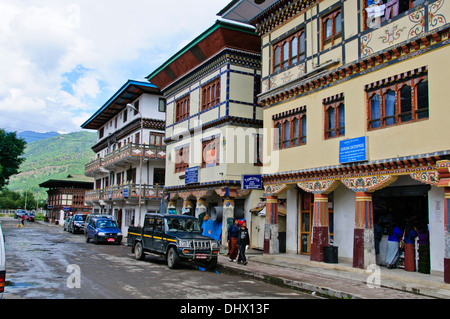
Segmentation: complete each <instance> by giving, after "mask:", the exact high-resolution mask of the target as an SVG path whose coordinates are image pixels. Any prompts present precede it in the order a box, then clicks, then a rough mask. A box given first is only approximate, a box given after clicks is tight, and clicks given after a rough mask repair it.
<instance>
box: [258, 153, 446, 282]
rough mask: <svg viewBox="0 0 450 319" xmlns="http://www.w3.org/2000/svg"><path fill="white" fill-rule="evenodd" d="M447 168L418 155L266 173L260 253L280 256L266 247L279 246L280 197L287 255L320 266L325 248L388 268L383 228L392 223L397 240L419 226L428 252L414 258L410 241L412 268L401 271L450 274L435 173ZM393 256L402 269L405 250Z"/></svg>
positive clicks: (360, 264)
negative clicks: (273, 233)
mask: <svg viewBox="0 0 450 319" xmlns="http://www.w3.org/2000/svg"><path fill="white" fill-rule="evenodd" d="M449 163H450V162H448V161H440V160H439V157H428V158H423V157H417V158H416V159H412V158H411V159H409V160H403V159H401V160H400V159H398V160H395V161H394V160H392V161H385V162H383V163H378V164H371V163H369V164H366V165H358V166H357V165H347V166H346V167H341V168H327V169H322V170H319V169H317V170H309V171H301V172H300V171H299V172H289V173H286V174H280V173H278V174H276V175H271V176H269V175H264V177H263V179H264V182H265V184H264V185H265V193H266V198H267V203H266V208H265V210H266V216H265V229H266V231H265V234H266V237H267V238H265V239H266V240H265V246H264V252H265V253H268V254H276V253H279V251H278V252H277V251H276V249H273V248H272V247H273V246H274V245H277V244H279V243H276V238H273V236H272V237H271V236H270V235H271V231H273V229H274V228H275V229H276V228H277V227H279V226H278V224H277V222H276V221H277V206H278V205H273V203H274V202H275V200H278V199H279V198H283V199H284V198H285V199H286V225H287V227H286V229H287V233H286V248H287V249H286V250H287V252H290V253H297V254H302V255H309V256H310V259H311V260H312V261H319V262H323V261H324V257H325V256H324V254H325V252H326V249H327V248H328V247H330V246H331V247H335V248H336V251H338V255H339V259H348V260H350V261H352V263H353V267H355V268H362V269H365V268H367V267H368V266H369V265H373V264H378V265H380V266H386V255H387V246H388V238H389V229H390V226H391V225H395V226H396V227H398V228H399V229H400V230H401V234H402V235H403V234H404V233H405V229H407V231H406V233H409V232H410V230H413V231H415V233H416V234H417V230H419V229H420V230H421V231H422V232H423V231H427V232H428V236H429V239H428V245H429V246H428V251H429V252H428V253H427V254H425V256H423V257H421V256H420V255H421V254H419V248H420V245H419V238H418V236H417V235H416V236H413V239H412V245H413V248H412V253H411V254H410V255H408V256H407V258H411V256H412V258H413V259H412V265H413V268H411V267H406V269H405V270H408V271H419V263H421V264H422V266H423V267H422V268H421V272H425V273H438V274H439V273H444V276H445V273H447V272H448V271H449V269H448V267H446V266H445V263H446V260H448V259H447V258H446V257H445V254H446V251H447V250H448V249H447V248H446V237H447V236H446V231H445V225H446V220H447V218H446V214H447V211H448V208H447V205H445V204H446V202H447V201H448V200H447V199H446V197H445V189H446V188H445V187H442V186H443V183H442V179H441V178H440V176H441V177H442V176H443V175H442V174H441V175H440V174H439V173H438V169H441V170H448V166H449ZM380 232H381V234H380ZM274 240H275V243H274V242H273V241H274ZM422 244H425V243H424V242H422ZM375 247H376V249H375ZM422 248H423V246H422ZM399 254H400V256H399V257H400V258H399V260H398V263H397V264H396V266H398V267H399V268H405V254H404V251H403V250H401V251H400V252H399ZM427 267H428V271H427ZM424 269H425V270H424Z"/></svg>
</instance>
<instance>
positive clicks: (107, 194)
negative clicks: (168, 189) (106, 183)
mask: <svg viewBox="0 0 450 319" xmlns="http://www.w3.org/2000/svg"><path fill="white" fill-rule="evenodd" d="M140 189H141V187H140V185H139V184H132V183H129V184H123V185H119V186H110V187H107V188H105V189H97V190H93V191H89V192H86V195H85V198H86V201H90V202H96V201H100V200H103V201H109V200H126V199H139V192H140ZM163 191H164V186H162V185H142V199H161V198H162V197H163Z"/></svg>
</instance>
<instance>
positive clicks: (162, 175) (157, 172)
mask: <svg viewBox="0 0 450 319" xmlns="http://www.w3.org/2000/svg"><path fill="white" fill-rule="evenodd" d="M165 181H166V169H165V168H158V167H155V168H154V169H153V185H157V184H158V185H164V184H165Z"/></svg>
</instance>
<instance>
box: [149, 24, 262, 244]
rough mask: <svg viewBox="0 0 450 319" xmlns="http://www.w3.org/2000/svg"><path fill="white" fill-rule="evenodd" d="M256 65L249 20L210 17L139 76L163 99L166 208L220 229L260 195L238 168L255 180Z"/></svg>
mask: <svg viewBox="0 0 450 319" xmlns="http://www.w3.org/2000/svg"><path fill="white" fill-rule="evenodd" d="M260 68H261V64H260V39H259V37H258V36H257V35H256V34H255V31H254V27H251V26H249V25H241V24H237V23H235V22H232V21H230V22H227V21H221V20H218V21H217V22H216V23H215V24H214V25H213V26H211V27H210V28H208V29H207V30H205V31H204V32H203V33H202V34H200V35H199V36H198V37H197V38H195V39H194V40H193V41H192V42H190V43H189V44H188V45H186V46H185V47H184V48H182V49H181V50H180V51H179V52H177V53H176V54H175V55H174V56H173V57H172V58H170V59H169V60H168V61H166V62H165V63H164V64H163V65H162V66H160V67H159V68H158V69H157V70H155V71H154V72H152V73H151V74H150V75H149V76H148V77H147V79H148V80H149V81H150V82H151V83H152V84H154V85H156V86H157V87H158V88H159V89H160V90H161V92H162V93H163V94H164V97H165V98H166V103H167V112H166V127H165V141H166V144H167V154H168V155H167V158H166V184H165V192H166V194H167V200H168V209H169V211H170V212H176V213H178V214H191V215H195V216H197V217H198V216H201V215H202V214H204V213H205V212H208V213H209V214H210V215H211V217H212V219H215V220H217V221H222V226H223V227H222V232H223V234H226V225H227V224H226V223H227V222H228V221H229V219H230V218H231V219H232V218H233V217H239V218H242V217H244V215H245V217H246V218H247V219H250V216H249V209H250V208H251V207H252V205H256V204H257V203H258V202H259V198H260V197H262V195H263V191H262V186H261V185H262V184H260V186H259V190H258V187H256V190H254V191H252V189H254V185H250V184H248V185H249V187H248V188H247V189H246V188H244V187H243V184H242V182H243V175H246V176H247V175H250V176H248V177H249V178H250V179H251V178H252V177H254V178H256V179H258V177H259V179H260V169H261V160H260V157H259V145H260V141H261V140H262V137H261V134H260V133H261V132H260V131H259V129H260V128H261V127H262V108H261V107H260V106H259V105H258V103H257V101H256V95H257V94H258V93H259V90H260V83H261V78H260ZM253 175H259V176H253ZM224 240H225V241H224V243H225V242H226V237H225V239H224Z"/></svg>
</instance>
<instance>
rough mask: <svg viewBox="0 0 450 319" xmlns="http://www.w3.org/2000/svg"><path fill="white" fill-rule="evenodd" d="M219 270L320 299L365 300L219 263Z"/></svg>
mask: <svg viewBox="0 0 450 319" xmlns="http://www.w3.org/2000/svg"><path fill="white" fill-rule="evenodd" d="M217 269H218V270H222V271H226V272H228V273H232V274H235V275H239V276H242V277H247V278H252V279H257V280H261V281H263V282H266V283H269V284H273V285H277V286H281V287H285V288H290V289H295V290H298V291H301V292H304V293H309V294H313V295H316V296H320V297H323V298H327V299H363V298H361V297H360V296H358V295H355V294H349V293H346V292H343V291H339V290H336V289H332V288H328V287H321V286H317V285H313V284H310V283H304V282H300V281H297V280H292V279H288V278H283V277H281V276H272V275H267V274H263V273H260V272H255V271H251V270H245V269H241V268H236V267H232V266H227V265H224V264H222V263H219V264H218V265H217Z"/></svg>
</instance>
